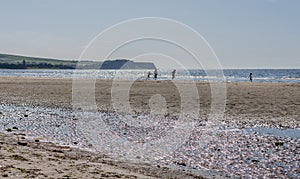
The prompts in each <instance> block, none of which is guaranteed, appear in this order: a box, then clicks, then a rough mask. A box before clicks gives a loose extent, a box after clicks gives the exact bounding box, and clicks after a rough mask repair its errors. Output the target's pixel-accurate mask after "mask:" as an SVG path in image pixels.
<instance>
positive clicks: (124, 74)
mask: <svg viewBox="0 0 300 179" xmlns="http://www.w3.org/2000/svg"><path fill="white" fill-rule="evenodd" d="M148 71H149V70H125V69H122V70H56V69H25V70H24V69H1V70H0V76H15V77H21V76H22V77H47V78H97V79H115V78H118V79H124V80H145V79H146V78H147V72H148ZM172 71H173V69H170V70H158V80H171V79H172ZM150 72H151V73H152V75H151V77H153V71H152V70H150ZM219 72H220V71H219ZM221 72H223V75H222V80H223V81H226V82H247V81H249V74H250V73H252V74H253V82H275V83H278V82H280V83H300V69H224V70H222V71H221ZM207 74H209V73H207V71H205V70H199V69H189V70H177V71H176V77H175V80H193V81H208V80H211V79H213V78H214V77H213V76H208V75H207ZM218 74H220V73H218ZM219 77H220V76H218V77H215V78H219ZM151 79H152V78H150V80H151Z"/></svg>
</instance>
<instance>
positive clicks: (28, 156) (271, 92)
mask: <svg viewBox="0 0 300 179" xmlns="http://www.w3.org/2000/svg"><path fill="white" fill-rule="evenodd" d="M120 83H125V82H124V81H123V82H120ZM0 84H1V85H0V101H1V104H4V105H9V104H11V105H18V106H19V105H28V106H43V107H51V108H66V109H71V108H72V79H46V78H29V77H26V78H25V77H1V78H0ZM111 86H112V81H111V80H97V83H96V101H97V107H98V109H99V110H102V111H113V107H112V104H111ZM226 86H227V98H226V111H225V116H226V118H225V119H224V120H225V121H227V122H229V123H231V122H236V123H237V124H243V125H249V124H250V125H251V123H253V124H255V123H262V124H267V125H273V126H280V127H298V128H299V126H300V117H299V116H300V84H287V83H246V82H245V83H227V84H226ZM197 88H198V92H199V96H200V101H199V103H200V106H201V116H206V115H207V114H208V113H209V110H210V107H211V106H210V105H211V93H210V85H209V84H208V83H203V82H200V83H197ZM156 94H160V95H162V96H163V97H164V98H165V100H166V104H167V111H166V113H168V114H170V115H178V114H179V113H180V104H181V99H180V93H179V92H178V90H177V88H176V86H175V85H174V84H173V83H172V82H171V81H136V82H135V83H134V84H133V86H132V87H131V89H130V98H129V101H130V104H131V107H132V108H133V109H134V110H135V111H136V112H137V113H139V112H143V113H149V112H150V107H149V100H150V99H151V97H152V96H153V95H156ZM16 138H19V139H20V138H22V137H20V136H14V135H7V134H0V143H1V148H0V150H1V153H0V158H1V160H0V171H1V175H2V177H4V176H9V177H13V178H23V177H42V178H43V177H53V178H62V177H65V178H67V177H78V178H92V177H96V178H99V177H112V178H119V177H124V178H147V177H149V176H151V177H159V178H167V177H175V176H177V177H178V178H187V177H196V176H195V175H193V174H188V173H185V172H184V171H180V170H171V169H168V168H166V167H161V166H160V167H157V166H151V165H144V164H143V165H142V164H134V163H126V162H124V163H121V162H114V161H112V160H111V159H108V158H106V157H105V156H94V154H92V153H88V152H83V151H80V150H78V149H73V148H69V147H62V146H55V145H53V144H51V143H41V142H34V141H30V140H28V139H26V140H25V141H26V143H27V145H26V146H23V145H19V144H20V143H19V144H18V140H17V139H16ZM21 144H22V143H21ZM0 177H1V176H0Z"/></svg>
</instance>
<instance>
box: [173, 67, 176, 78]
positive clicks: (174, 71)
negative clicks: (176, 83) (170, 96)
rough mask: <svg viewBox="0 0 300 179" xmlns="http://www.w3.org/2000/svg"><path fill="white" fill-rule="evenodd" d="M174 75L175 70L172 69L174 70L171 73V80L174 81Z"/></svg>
mask: <svg viewBox="0 0 300 179" xmlns="http://www.w3.org/2000/svg"><path fill="white" fill-rule="evenodd" d="M175 73H176V70H175V69H174V70H173V71H172V80H174V78H175Z"/></svg>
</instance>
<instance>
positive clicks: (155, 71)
mask: <svg viewBox="0 0 300 179" xmlns="http://www.w3.org/2000/svg"><path fill="white" fill-rule="evenodd" d="M153 79H154V80H156V79H157V69H155V70H154V77H153Z"/></svg>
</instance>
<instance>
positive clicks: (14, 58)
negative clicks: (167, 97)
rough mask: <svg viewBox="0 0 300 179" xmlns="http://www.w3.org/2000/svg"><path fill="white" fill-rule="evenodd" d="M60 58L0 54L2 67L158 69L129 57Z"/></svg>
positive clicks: (153, 65) (149, 63)
mask: <svg viewBox="0 0 300 179" xmlns="http://www.w3.org/2000/svg"><path fill="white" fill-rule="evenodd" d="M77 62H78V61H77V60H59V59H52V58H38V57H28V56H21V55H10V54H0V68H2V69H76V68H77V69H115V70H117V69H156V67H155V64H154V63H151V62H134V61H131V60H127V59H116V60H108V61H104V62H96V61H81V62H80V65H78V66H77Z"/></svg>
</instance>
